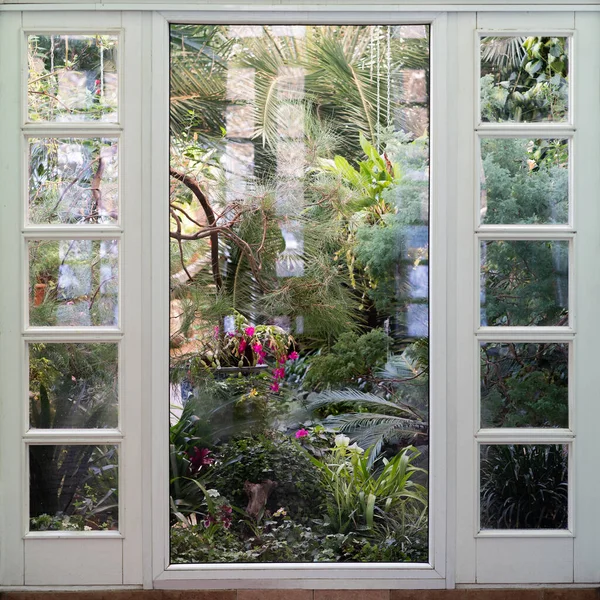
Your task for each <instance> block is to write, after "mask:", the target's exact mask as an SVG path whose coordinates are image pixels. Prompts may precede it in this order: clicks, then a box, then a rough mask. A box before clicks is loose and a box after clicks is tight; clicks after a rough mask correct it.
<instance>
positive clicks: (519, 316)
mask: <svg viewBox="0 0 600 600" xmlns="http://www.w3.org/2000/svg"><path fill="white" fill-rule="evenodd" d="M480 250H481V289H480V302H481V311H480V314H481V325H482V326H494V327H495V326H530V325H539V326H555V325H562V326H567V325H568V322H569V318H568V307H569V242H568V241H562V240H486V241H482V242H481V248H480Z"/></svg>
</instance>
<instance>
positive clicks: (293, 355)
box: [288, 350, 300, 360]
mask: <svg viewBox="0 0 600 600" xmlns="http://www.w3.org/2000/svg"><path fill="white" fill-rule="evenodd" d="M298 358H300V355H299V354H298V353H297V352H296V351H295V350H294V351H293V352H290V353H289V354H288V359H289V360H298Z"/></svg>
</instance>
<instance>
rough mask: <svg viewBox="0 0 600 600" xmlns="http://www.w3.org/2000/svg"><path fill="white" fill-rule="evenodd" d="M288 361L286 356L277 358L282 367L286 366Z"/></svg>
mask: <svg viewBox="0 0 600 600" xmlns="http://www.w3.org/2000/svg"><path fill="white" fill-rule="evenodd" d="M286 360H287V357H286V355H285V354H284V355H283V356H279V357H278V358H277V362H278V363H279V364H280V365H285V362H286Z"/></svg>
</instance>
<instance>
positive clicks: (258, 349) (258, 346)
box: [252, 342, 262, 354]
mask: <svg viewBox="0 0 600 600" xmlns="http://www.w3.org/2000/svg"><path fill="white" fill-rule="evenodd" d="M252 350H254V352H256V354H260V353H261V351H262V344H260V343H258V342H257V343H256V344H252Z"/></svg>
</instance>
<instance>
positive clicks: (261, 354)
mask: <svg viewBox="0 0 600 600" xmlns="http://www.w3.org/2000/svg"><path fill="white" fill-rule="evenodd" d="M266 355H267V353H266V352H265V351H264V350H259V352H258V361H257V364H259V365H264V364H265V356H266Z"/></svg>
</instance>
